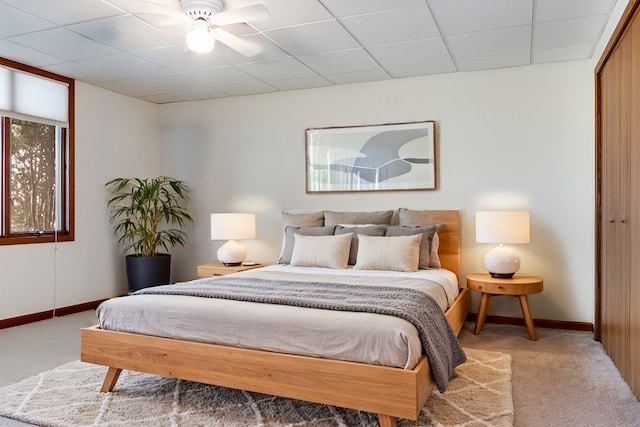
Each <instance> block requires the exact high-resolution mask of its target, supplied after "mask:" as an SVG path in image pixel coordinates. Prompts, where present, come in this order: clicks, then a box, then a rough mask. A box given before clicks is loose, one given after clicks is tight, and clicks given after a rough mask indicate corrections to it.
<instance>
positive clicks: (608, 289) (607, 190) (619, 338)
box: [600, 40, 631, 380]
mask: <svg viewBox="0 0 640 427" xmlns="http://www.w3.org/2000/svg"><path fill="white" fill-rule="evenodd" d="M630 48H631V43H630V42H628V41H624V40H623V41H622V43H621V44H620V45H619V46H618V47H617V48H616V50H615V51H614V52H613V54H612V55H611V57H610V58H609V60H608V61H607V64H606V66H605V68H604V70H603V72H602V73H601V102H602V108H601V114H602V117H601V120H602V184H601V185H602V192H601V197H602V218H601V221H602V222H601V225H600V226H601V227H602V230H601V231H602V246H601V250H602V253H601V262H602V265H601V272H602V282H601V286H602V317H601V338H602V344H603V346H604V348H605V349H606V351H607V353H608V354H609V356H610V357H611V359H613V361H614V362H615V364H616V366H617V367H618V369H619V370H620V373H621V374H622V376H623V377H625V378H626V379H627V380H628V379H629V378H630V376H631V363H630V354H629V329H628V325H629V267H630V262H629V261H630V254H629V238H628V236H629V230H628V229H629V228H630V227H629V222H628V203H629V197H628V196H629V189H630V185H629V184H630V183H629V167H630V159H629V154H630V153H629V136H630V135H629V132H630V121H629V119H630V95H629V92H628V88H627V87H626V85H627V82H628V81H629V80H628V79H629V78H630V74H631V67H630V62H629V61H628V55H630V54H631V51H630Z"/></svg>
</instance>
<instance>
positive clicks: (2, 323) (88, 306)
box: [0, 299, 104, 329]
mask: <svg viewBox="0 0 640 427" xmlns="http://www.w3.org/2000/svg"><path fill="white" fill-rule="evenodd" d="M102 301H104V300H103V299H101V300H97V301H91V302H85V303H82V304H76V305H70V306H67V307H60V308H56V309H53V310H46V311H41V312H39V313H32V314H26V315H24V316H18V317H11V318H9V319H2V320H0V329H6V328H12V327H14V326H20V325H26V324H27V323H33V322H39V321H41V320H47V319H51V318H53V317H56V316H66V315H68V314H74V313H80V312H81V311H86V310H95V309H96V307H98V305H100V303H101V302H102Z"/></svg>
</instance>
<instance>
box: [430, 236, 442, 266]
mask: <svg viewBox="0 0 640 427" xmlns="http://www.w3.org/2000/svg"><path fill="white" fill-rule="evenodd" d="M439 248H440V235H439V234H438V233H436V234H434V235H433V242H431V259H430V260H429V268H442V263H441V262H440V256H439V255H438V249H439Z"/></svg>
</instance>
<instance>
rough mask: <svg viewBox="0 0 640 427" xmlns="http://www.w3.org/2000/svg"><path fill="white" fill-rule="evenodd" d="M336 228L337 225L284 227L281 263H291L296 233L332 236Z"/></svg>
mask: <svg viewBox="0 0 640 427" xmlns="http://www.w3.org/2000/svg"><path fill="white" fill-rule="evenodd" d="M335 230H336V227H335V226H333V225H332V226H329V227H287V228H285V229H284V244H283V247H282V255H280V260H279V261H278V263H280V264H289V263H290V262H291V255H292V254H293V248H294V247H295V243H296V241H295V237H294V233H297V234H302V235H304V236H331V235H332V234H333V233H334V231H335Z"/></svg>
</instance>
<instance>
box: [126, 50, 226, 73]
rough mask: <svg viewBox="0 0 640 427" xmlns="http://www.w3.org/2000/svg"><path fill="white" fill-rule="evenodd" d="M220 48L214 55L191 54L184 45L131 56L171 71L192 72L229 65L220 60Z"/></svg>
mask: <svg viewBox="0 0 640 427" xmlns="http://www.w3.org/2000/svg"><path fill="white" fill-rule="evenodd" d="M219 48H220V46H216V47H215V48H214V49H215V50H214V51H213V52H212V53H206V54H200V53H195V52H191V51H190V50H188V49H187V48H186V47H185V46H184V45H173V46H165V47H158V48H153V49H145V50H138V51H136V52H132V53H131V54H132V55H134V56H137V57H139V58H142V59H144V60H146V61H149V62H151V63H153V64H156V65H158V66H160V67H162V68H164V69H167V70H171V71H177V72H180V71H191V70H201V69H204V68H214V67H222V66H224V65H227V64H226V63H225V62H224V61H223V60H221V59H220V58H219V55H218V52H219Z"/></svg>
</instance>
